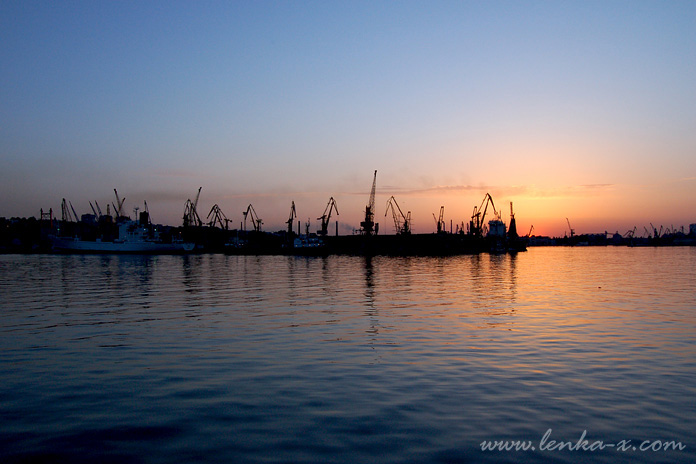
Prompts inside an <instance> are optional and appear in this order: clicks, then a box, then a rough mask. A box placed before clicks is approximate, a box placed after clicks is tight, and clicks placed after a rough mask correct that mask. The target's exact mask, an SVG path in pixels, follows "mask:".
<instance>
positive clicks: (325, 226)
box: [317, 197, 339, 235]
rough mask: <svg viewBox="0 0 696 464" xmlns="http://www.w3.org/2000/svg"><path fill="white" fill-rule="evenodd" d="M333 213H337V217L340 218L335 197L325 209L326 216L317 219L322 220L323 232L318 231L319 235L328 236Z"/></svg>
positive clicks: (330, 199)
mask: <svg viewBox="0 0 696 464" xmlns="http://www.w3.org/2000/svg"><path fill="white" fill-rule="evenodd" d="M331 211H336V216H338V215H339V214H338V206H337V205H336V200H334V197H331V198H329V203H328V204H327V205H326V208H324V214H322V215H321V217H318V218H317V219H319V220H321V230H318V231H317V235H326V234H328V232H329V230H328V229H329V221H330V220H331Z"/></svg>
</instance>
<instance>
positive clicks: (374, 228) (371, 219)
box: [360, 169, 379, 235]
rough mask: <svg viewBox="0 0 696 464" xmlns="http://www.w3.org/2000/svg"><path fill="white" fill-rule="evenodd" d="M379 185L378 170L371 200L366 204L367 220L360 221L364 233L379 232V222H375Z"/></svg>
mask: <svg viewBox="0 0 696 464" xmlns="http://www.w3.org/2000/svg"><path fill="white" fill-rule="evenodd" d="M376 186H377V170H376V169H375V176H374V178H373V179H372V190H371V191H370V200H369V202H368V203H367V206H365V220H364V221H363V222H361V223H360V227H362V233H363V235H373V234H377V232H378V227H379V225H378V224H375V188H376Z"/></svg>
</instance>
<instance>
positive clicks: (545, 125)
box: [0, 0, 696, 235]
mask: <svg viewBox="0 0 696 464" xmlns="http://www.w3.org/2000/svg"><path fill="white" fill-rule="evenodd" d="M0 62H1V63H2V66H1V68H0V155H1V157H2V158H1V159H2V169H1V170H0V216H5V217H11V216H22V217H28V216H38V215H39V210H40V208H44V209H45V210H47V209H48V208H53V210H54V211H56V210H58V212H59V211H60V202H61V199H62V198H66V199H68V200H70V201H71V202H72V204H73V205H74V207H75V209H76V210H77V212H78V214H82V213H87V212H90V207H89V203H88V202H89V201H90V200H91V201H94V200H97V201H98V202H99V203H100V204H101V205H102V209H105V208H106V206H105V205H106V204H107V203H110V202H113V201H114V198H113V197H114V195H113V189H114V188H116V189H118V191H119V194H121V196H123V197H125V198H126V202H125V206H126V209H127V210H128V211H132V209H133V207H135V206H140V207H142V205H143V200H145V201H147V203H148V206H149V208H150V211H151V213H152V216H153V219H154V220H155V222H159V223H165V224H171V225H180V224H181V216H182V214H183V210H184V203H185V202H186V200H187V199H188V198H193V197H194V196H195V194H196V191H197V190H198V187H203V190H202V193H201V197H200V203H199V213H200V214H201V216H202V217H203V218H204V219H205V216H206V215H207V213H208V211H209V210H210V208H211V207H212V205H213V204H215V203H217V204H219V205H220V207H221V208H222V210H223V211H224V212H225V214H226V215H227V216H228V217H229V218H230V219H232V220H234V221H235V222H237V223H239V221H241V220H242V214H241V213H242V211H243V210H245V209H246V207H247V205H248V204H249V203H252V204H253V205H254V208H255V209H256V211H257V212H258V214H259V216H260V217H261V218H262V219H263V220H264V223H265V225H264V229H265V230H278V229H282V228H284V221H285V220H286V219H287V217H288V214H289V211H290V202H291V201H292V200H294V201H295V203H296V204H297V212H298V215H299V218H300V219H302V220H303V221H306V220H307V219H308V218H311V222H312V224H313V226H312V228H313V229H314V228H315V227H316V224H317V221H315V219H316V218H317V217H318V216H320V215H321V214H322V212H323V210H324V207H325V206H326V203H327V201H328V199H329V197H330V196H333V197H334V198H335V199H336V201H337V203H338V207H339V212H340V216H339V217H338V219H339V220H340V221H341V224H342V229H343V231H344V232H349V231H350V230H351V229H352V228H357V227H359V222H360V220H361V215H362V214H363V210H364V206H365V204H366V202H367V200H368V194H369V190H370V187H371V184H372V175H373V171H374V170H375V169H376V170H378V174H377V201H376V203H377V212H376V214H377V216H376V218H377V220H378V221H379V222H380V223H381V230H382V231H388V232H390V233H392V232H393V229H392V227H391V220H390V218H385V217H384V216H383V215H384V212H385V204H386V201H387V199H388V198H389V196H390V195H392V194H393V195H395V197H396V199H397V201H398V202H399V204H400V206H401V208H402V209H403V210H404V211H407V210H410V211H412V215H413V224H414V230H415V231H417V232H431V231H434V230H435V221H434V220H433V217H432V213H437V212H438V211H439V209H440V206H441V205H444V206H445V220H446V222H447V224H448V225H449V222H450V220H452V221H453V222H454V223H455V224H457V223H461V222H462V221H468V219H469V216H470V215H471V213H472V210H473V207H474V206H475V205H478V204H480V203H481V200H482V199H483V196H484V194H485V193H486V192H487V191H488V192H490V193H491V195H492V196H493V198H494V200H495V202H496V206H497V207H498V208H499V209H501V210H502V211H503V212H504V214H503V219H505V220H506V221H507V220H509V202H510V201H513V202H514V207H515V213H516V216H517V221H518V227H519V228H520V230H521V232H524V233H526V231H527V230H528V229H529V227H530V226H531V225H532V224H533V225H534V229H535V233H538V234H546V235H563V234H564V232H565V231H566V230H567V225H566V219H565V218H566V217H568V218H570V221H571V223H572V226H573V228H574V229H576V231H577V232H578V233H589V232H603V231H605V230H608V231H609V232H614V231H616V230H618V231H619V232H621V233H624V232H626V231H627V230H628V229H632V228H633V227H634V226H637V227H638V230H639V232H640V233H642V231H643V227H644V226H648V227H649V224H650V223H651V222H652V223H653V224H655V225H657V226H658V227H659V225H658V224H661V225H665V226H669V227H671V226H675V227H680V226H687V225H688V224H689V223H694V222H696V2H694V1H685V2H677V1H656V2H645V1H606V0H603V1H597V2H594V1H575V2H563V1H542V2H522V1H510V2H507V1H505V2H501V1H477V2H466V1H453V2H436V1H422V2H410V1H399V2H392V1H389V2H374V1H365V2H361V1H354V0H350V1H345V2H334V1H329V2H326V1H318V2H311V1H304V0H303V1H301V2H300V1H298V2H271V1H259V2H256V1H238V2H232V1H220V2H214V1H200V2H199V1H196V2H194V1H186V2H178V1H166V2H165V1H163V2H149V1H119V2H113V1H94V0H90V1H85V2H76V1H70V2H55V1H41V2H34V1H26V0H18V1H3V2H0Z"/></svg>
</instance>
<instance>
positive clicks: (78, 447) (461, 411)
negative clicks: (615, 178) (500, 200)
mask: <svg viewBox="0 0 696 464" xmlns="http://www.w3.org/2000/svg"><path fill="white" fill-rule="evenodd" d="M0 297H1V299H0V462H22V461H25V460H30V461H32V462H119V463H120V462H126V463H127V462H143V463H160V462H229V463H232V462H244V463H247V462H248V463H254V462H297V463H301V462H307V463H309V462H346V463H348V462H350V463H358V462H360V463H372V462H374V463H378V462H379V463H392V462H423V463H429V462H441V463H446V462H607V463H608V462H624V463H647V462H696V451H695V450H696V440H695V437H696V433H695V432H694V430H696V248H668V249H655V248H644V249H628V248H601V249H600V248H578V249H572V248H534V249H531V250H530V251H529V252H527V253H521V254H519V255H518V256H516V257H512V256H490V255H486V254H484V255H479V256H463V257H451V258H441V259H438V258H373V259H371V260H368V259H365V258H359V257H329V258H293V257H273V256H263V257H252V256H247V257H245V256H222V255H202V256H188V257H186V256H184V257H181V256H154V257H138V256H135V257H134V256H130V257H127V256H126V257H119V256H21V255H20V256H8V255H5V256H0ZM548 429H552V432H551V436H550V438H548V440H547V441H546V442H545V443H541V440H542V437H543V435H544V434H545V433H546V432H547V430H548ZM583 431H587V432H586V440H588V444H587V445H586V446H590V445H593V444H594V446H595V447H597V446H598V445H597V442H599V441H602V442H603V444H605V445H615V446H613V447H612V446H606V447H605V448H604V449H603V450H596V451H581V450H568V449H565V450H558V449H553V446H552V445H550V441H551V440H555V441H570V442H573V443H576V442H578V440H579V439H580V437H581V435H582V434H583ZM486 440H490V441H494V440H498V441H500V440H517V441H523V442H527V441H529V442H531V445H532V446H534V447H535V451H532V450H531V449H529V450H528V451H482V449H481V442H483V441H486ZM628 440H630V442H628ZM646 440H647V441H648V442H647V443H648V445H647V446H649V447H652V449H650V450H647V451H641V450H640V449H639V447H640V446H641V445H642V444H643V443H644V441H646ZM672 441H674V442H680V443H681V444H682V445H683V446H685V449H683V450H677V451H664V449H663V448H665V447H668V442H672ZM544 445H545V446H544ZM622 445H623V448H627V449H626V450H625V451H622V450H620V449H618V447H620V446H622ZM633 446H635V447H636V450H633V449H631V447H633ZM643 446H644V447H645V445H643ZM540 447H544V448H545V449H544V450H540V449H539V448H540ZM654 449H659V451H655V450H654Z"/></svg>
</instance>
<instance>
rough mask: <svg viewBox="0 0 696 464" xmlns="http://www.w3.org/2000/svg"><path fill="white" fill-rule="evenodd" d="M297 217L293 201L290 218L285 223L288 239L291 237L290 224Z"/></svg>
mask: <svg viewBox="0 0 696 464" xmlns="http://www.w3.org/2000/svg"><path fill="white" fill-rule="evenodd" d="M296 217H297V210H296V209H295V201H294V200H293V202H292V206H291V207H290V217H289V218H288V220H287V221H285V223H286V224H287V225H288V237H289V236H291V235H292V224H293V222H294V220H295V218H296Z"/></svg>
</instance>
